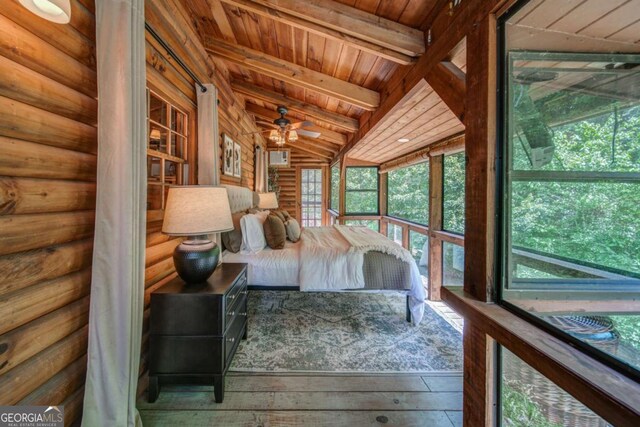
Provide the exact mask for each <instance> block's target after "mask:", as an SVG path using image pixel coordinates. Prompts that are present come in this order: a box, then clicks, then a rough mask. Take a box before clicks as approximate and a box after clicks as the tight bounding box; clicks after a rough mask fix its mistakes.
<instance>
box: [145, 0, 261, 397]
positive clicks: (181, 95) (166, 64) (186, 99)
mask: <svg viewBox="0 0 640 427" xmlns="http://www.w3.org/2000/svg"><path fill="white" fill-rule="evenodd" d="M145 19H146V21H147V23H149V24H150V25H151V26H152V27H153V29H154V30H155V31H156V32H157V33H158V34H159V35H160V36H161V37H162V39H163V40H164V41H165V42H167V44H168V45H169V46H170V47H171V48H172V49H173V50H174V51H175V52H176V53H177V54H178V56H179V57H180V59H182V61H183V62H184V63H185V64H186V65H187V66H188V67H189V68H190V69H191V70H192V71H193V72H194V73H195V74H196V76H197V77H198V79H199V80H200V81H202V82H204V83H207V82H212V83H213V84H214V85H215V86H216V87H217V88H218V100H219V101H220V103H219V106H218V119H219V131H220V133H225V134H227V135H229V136H230V137H231V138H232V139H233V140H234V141H236V142H239V143H240V145H241V146H242V176H241V178H235V177H230V176H225V175H222V176H221V182H222V183H223V184H232V185H240V186H243V187H247V188H250V189H253V188H254V136H253V135H252V134H251V132H254V131H256V130H257V129H256V127H255V124H254V122H253V120H252V119H251V118H250V116H249V115H248V114H247V113H246V111H245V110H244V107H243V104H242V103H241V102H240V100H239V99H237V98H236V96H235V95H234V94H233V92H232V91H231V86H230V83H229V79H228V75H227V72H226V70H225V69H224V68H222V67H221V66H219V65H220V64H217V63H213V61H212V60H211V59H210V58H209V57H208V55H207V53H206V52H205V50H204V48H203V47H202V45H201V44H200V39H199V38H198V36H197V34H196V32H195V30H194V29H193V27H192V26H191V24H190V21H189V19H188V15H187V13H186V11H185V10H184V8H183V6H182V5H181V4H180V2H177V1H175V0H150V1H147V2H145ZM145 38H146V61H147V67H146V68H147V82H148V85H149V87H150V88H151V89H152V90H154V91H155V92H157V93H159V94H160V95H161V96H162V97H163V98H165V99H166V100H168V101H169V102H170V103H172V104H174V105H175V106H177V107H179V108H181V109H182V110H184V111H186V112H187V113H188V115H189V135H190V136H189V144H191V145H192V146H195V145H196V144H197V109H196V89H195V82H194V81H193V80H192V79H191V77H189V75H188V74H187V73H186V72H185V71H184V70H183V69H182V68H181V67H180V66H178V65H177V64H176V63H175V61H174V60H173V59H172V58H170V57H169V56H168V55H167V53H166V51H165V50H164V49H163V48H162V46H160V45H159V43H158V42H157V41H156V40H155V39H154V38H153V37H152V36H151V35H150V34H149V33H147V34H146V37H145ZM220 143H221V147H220V165H222V152H223V150H222V148H223V147H222V138H220ZM190 154H191V159H190V160H189V164H190V174H191V178H190V182H191V183H196V177H197V165H196V164H195V160H193V159H195V158H197V157H196V155H195V154H196V150H193V151H190ZM162 218H163V211H160V210H154V211H148V212H147V249H146V257H145V267H146V270H145V312H144V325H143V336H142V355H141V365H140V382H139V385H138V393H143V392H144V391H145V390H146V388H147V384H148V365H147V355H148V336H149V335H148V331H149V301H150V295H151V292H153V291H154V290H156V289H158V288H159V287H161V286H162V285H164V284H165V283H167V282H168V281H169V280H171V279H173V278H174V277H175V276H176V273H175V270H174V267H173V259H172V254H173V250H174V248H175V246H176V245H177V244H178V243H179V239H172V238H170V237H169V236H165V235H163V234H162V233H161V231H160V230H161V228H162Z"/></svg>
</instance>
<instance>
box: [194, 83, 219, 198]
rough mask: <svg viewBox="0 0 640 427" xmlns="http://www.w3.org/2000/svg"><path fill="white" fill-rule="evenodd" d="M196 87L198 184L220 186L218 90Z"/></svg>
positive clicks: (211, 86)
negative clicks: (204, 90) (203, 90)
mask: <svg viewBox="0 0 640 427" xmlns="http://www.w3.org/2000/svg"><path fill="white" fill-rule="evenodd" d="M204 86H205V87H206V88H207V91H206V92H202V90H201V89H200V86H198V85H196V93H197V94H198V184H200V185H220V141H219V139H218V138H219V136H218V89H217V88H216V87H215V86H214V85H212V84H205V85H204Z"/></svg>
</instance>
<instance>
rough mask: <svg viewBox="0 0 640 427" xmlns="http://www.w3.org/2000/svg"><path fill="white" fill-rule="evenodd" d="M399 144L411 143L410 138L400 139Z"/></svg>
mask: <svg viewBox="0 0 640 427" xmlns="http://www.w3.org/2000/svg"><path fill="white" fill-rule="evenodd" d="M398 142H409V138H400V139H399V140H398Z"/></svg>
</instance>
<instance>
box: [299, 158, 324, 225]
mask: <svg viewBox="0 0 640 427" xmlns="http://www.w3.org/2000/svg"><path fill="white" fill-rule="evenodd" d="M300 172H301V177H300V179H301V184H300V185H301V186H302V189H301V190H302V191H301V196H302V201H301V202H302V203H301V206H300V210H301V214H302V218H301V219H302V221H301V222H302V226H303V227H320V226H321V225H322V169H302V170H301V171H300Z"/></svg>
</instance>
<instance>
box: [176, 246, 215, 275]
mask: <svg viewBox="0 0 640 427" xmlns="http://www.w3.org/2000/svg"><path fill="white" fill-rule="evenodd" d="M219 258H220V248H219V247H218V245H217V244H216V243H215V242H212V241H211V240H194V239H192V240H185V241H184V242H182V243H181V244H180V245H178V246H176V249H175V250H174V251H173V263H174V264H175V267H176V272H177V273H178V276H180V278H181V279H182V280H184V281H185V282H186V283H203V282H206V281H207V279H208V278H209V277H210V276H211V275H212V274H213V271H214V270H215V269H216V267H217V266H218V260H219Z"/></svg>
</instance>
